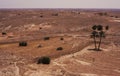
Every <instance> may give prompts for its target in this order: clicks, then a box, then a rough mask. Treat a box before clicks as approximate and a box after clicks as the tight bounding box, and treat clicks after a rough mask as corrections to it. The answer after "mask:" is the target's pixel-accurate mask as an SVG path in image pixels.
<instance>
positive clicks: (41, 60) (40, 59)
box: [37, 56, 50, 64]
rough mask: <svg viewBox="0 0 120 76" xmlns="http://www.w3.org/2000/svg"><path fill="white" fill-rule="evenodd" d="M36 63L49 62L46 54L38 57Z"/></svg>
mask: <svg viewBox="0 0 120 76" xmlns="http://www.w3.org/2000/svg"><path fill="white" fill-rule="evenodd" d="M37 64H50V58H49V57H47V56H43V57H40V58H39V59H38V62H37Z"/></svg>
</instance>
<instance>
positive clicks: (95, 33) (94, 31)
mask: <svg viewBox="0 0 120 76" xmlns="http://www.w3.org/2000/svg"><path fill="white" fill-rule="evenodd" d="M96 29H97V26H96V25H94V26H93V27H92V30H93V32H92V38H93V39H94V43H95V50H96V49H97V45H96V35H97V32H96Z"/></svg>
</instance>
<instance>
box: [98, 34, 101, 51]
mask: <svg viewBox="0 0 120 76" xmlns="http://www.w3.org/2000/svg"><path fill="white" fill-rule="evenodd" d="M101 41H102V36H100V42H99V45H98V51H99V50H100V45H101Z"/></svg>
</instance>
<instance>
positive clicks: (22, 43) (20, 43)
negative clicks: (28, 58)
mask: <svg viewBox="0 0 120 76" xmlns="http://www.w3.org/2000/svg"><path fill="white" fill-rule="evenodd" d="M19 46H27V42H25V41H23V42H19Z"/></svg>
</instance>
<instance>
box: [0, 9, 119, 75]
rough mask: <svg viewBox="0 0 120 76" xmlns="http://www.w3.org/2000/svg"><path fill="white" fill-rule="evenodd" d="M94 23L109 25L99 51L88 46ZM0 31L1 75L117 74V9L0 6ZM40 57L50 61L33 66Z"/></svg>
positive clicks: (91, 45)
mask: <svg viewBox="0 0 120 76" xmlns="http://www.w3.org/2000/svg"><path fill="white" fill-rule="evenodd" d="M99 24H100V25H103V27H105V26H107V25H108V26H109V30H108V31H106V38H104V39H102V44H101V49H102V51H94V50H89V49H93V48H94V42H93V39H92V38H90V35H91V32H92V29H91V27H92V26H93V25H99ZM0 32H1V34H0V76H119V75H120V38H119V37H120V10H82V9H81V10H80V9H59V10H58V9H19V10H18V9H14V10H13V9H12V10H10V9H8V10H0ZM45 37H49V40H44V38H45ZM61 38H63V40H61ZM21 41H25V42H27V44H28V45H27V46H25V47H20V46H19V42H21ZM58 47H62V48H63V50H61V51H58V50H56V49H57V48H58ZM42 56H49V57H50V59H51V63H50V64H48V65H44V64H37V58H38V57H42Z"/></svg>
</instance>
